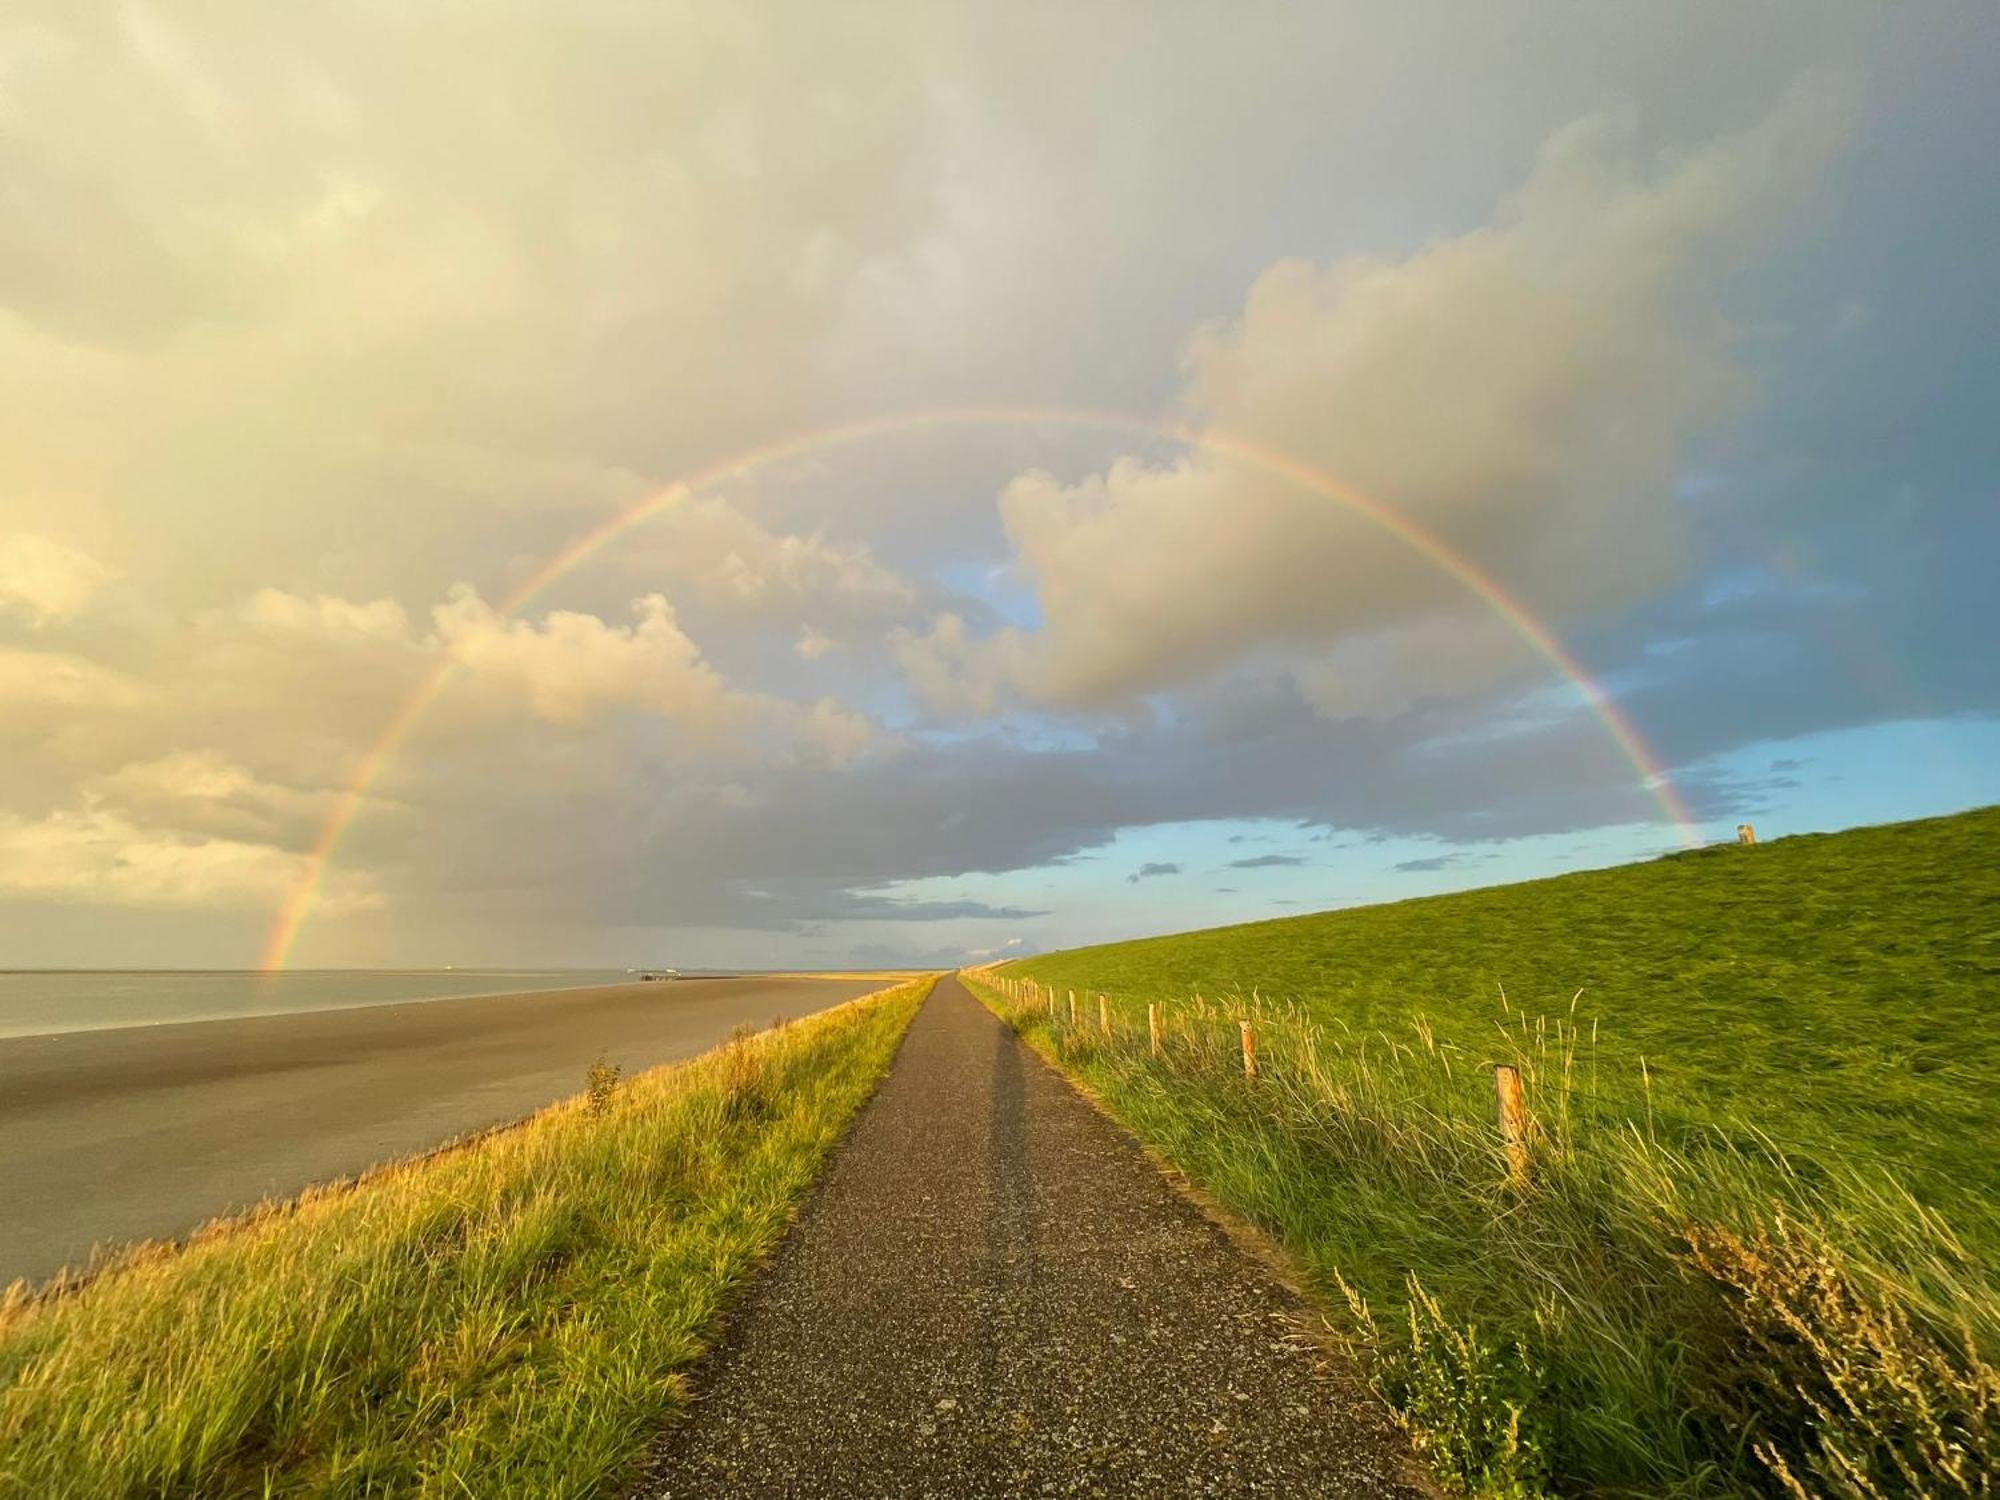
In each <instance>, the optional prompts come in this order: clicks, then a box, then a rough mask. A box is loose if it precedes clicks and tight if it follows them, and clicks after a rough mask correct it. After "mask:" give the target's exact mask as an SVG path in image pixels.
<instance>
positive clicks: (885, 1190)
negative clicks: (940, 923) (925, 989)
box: [640, 979, 1430, 1500]
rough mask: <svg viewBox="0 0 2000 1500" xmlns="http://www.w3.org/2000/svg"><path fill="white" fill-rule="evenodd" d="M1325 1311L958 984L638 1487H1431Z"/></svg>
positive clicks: (920, 1023) (1241, 1491)
mask: <svg viewBox="0 0 2000 1500" xmlns="http://www.w3.org/2000/svg"><path fill="white" fill-rule="evenodd" d="M1309 1318H1310V1314H1309V1313H1308V1312H1307V1310H1306V1309H1305V1308H1304V1307H1303V1306H1302V1305H1301V1304H1300V1303H1299V1301H1298V1299H1297V1298H1296V1297H1294V1296H1293V1295H1292V1293H1291V1292H1289V1291H1288V1290H1287V1289H1286V1288H1285V1287H1284V1286H1283V1285H1282V1284H1280V1283H1279V1282H1278V1281H1277V1280H1275V1279H1274V1277H1273V1275H1272V1273H1271V1272H1270V1271H1269V1270H1268V1269H1267V1268H1266V1267H1264V1266H1262V1265H1261V1264H1259V1263H1258V1262H1256V1261H1255V1260H1253V1259H1251V1258H1250V1257H1248V1256H1246V1255H1245V1254H1244V1253H1243V1252H1242V1251H1241V1250H1240V1249H1238V1247H1237V1246H1236V1245H1235V1244H1233V1243H1232V1242H1231V1241H1230V1239H1229V1238H1228V1236H1227V1235H1225V1234H1224V1233H1223V1232H1222V1231H1221V1230H1220V1229H1219V1228H1217V1227H1216V1226H1215V1225H1214V1224H1213V1223H1211V1222H1210V1221H1209V1220H1208V1219H1207V1218H1205V1217H1204V1216H1203V1215H1202V1213H1201V1212H1200V1211H1199V1210H1198V1209H1196V1208H1195V1207H1194V1206H1193V1205H1192V1204H1191V1203H1189V1202H1188V1201H1187V1200H1186V1199H1185V1198H1183V1197H1182V1196H1181V1195H1180V1194H1178V1193H1177V1192H1176V1191H1174V1189H1173V1188H1172V1187H1171V1186H1170V1185H1169V1184H1168V1183H1167V1181H1166V1180H1165V1178H1164V1177H1163V1176H1162V1175H1161V1173H1160V1172H1159V1171H1158V1169H1157V1168H1156V1167H1155V1166H1154V1165H1153V1164H1152V1162H1151V1161H1149V1160H1148V1159H1147V1158H1146V1156H1145V1155H1144V1154H1143V1153H1142V1152H1141V1151H1140V1150H1139V1148H1138V1147H1137V1145H1135V1144H1134V1143H1133V1141H1132V1140H1131V1139H1130V1138H1129V1137H1127V1136H1126V1135H1125V1134H1124V1133H1123V1132H1122V1131H1120V1130H1119V1129H1118V1128H1117V1127H1116V1126H1115V1125H1113V1124H1112V1123H1111V1122H1110V1121H1108V1120H1107V1119H1106V1118H1105V1117H1104V1116H1103V1115H1101V1114H1100V1113H1098V1111H1097V1110H1096V1109H1094V1108H1093V1107H1092V1106H1091V1105H1090V1104H1088V1103H1087V1102H1086V1101H1085V1100H1084V1099H1083V1098H1082V1097H1081V1096H1080V1095H1078V1094H1077V1093H1076V1092H1075V1090H1073V1089H1072V1088H1071V1087H1070V1086H1069V1085H1068V1084H1067V1083H1066V1082H1065V1081H1064V1080H1063V1079H1062V1078H1061V1077H1060V1076H1058V1075H1057V1074H1056V1073H1054V1072H1053V1071H1051V1070H1050V1069H1049V1068H1048V1067H1047V1066H1046V1065H1045V1064H1043V1063H1042V1061H1041V1060H1040V1059H1039V1058H1037V1057H1036V1056H1035V1055H1034V1054H1033V1053H1032V1052H1030V1051H1029V1050H1028V1049H1027V1048H1026V1047H1025V1046H1024V1045H1022V1044H1021V1043H1020V1042H1019V1041H1018V1040H1017V1039H1016V1038H1015V1037H1014V1034H1013V1033H1012V1032H1011V1031H1010V1030H1009V1029H1007V1028H1006V1027H1005V1026H1003V1025H1002V1024H1001V1023H1000V1021H999V1020H997V1019H996V1018H995V1017H994V1016H993V1015H992V1014H991V1013H990V1012H989V1011H987V1010H986V1008H985V1007H984V1006H982V1005H980V1004H979V1003H978V1002H977V1001H975V1000H973V999H972V998H971V996H969V995H968V994H967V993H966V992H965V990H964V989H963V988H962V987H961V986H960V985H959V984H958V983H957V982H956V981H955V980H951V979H946V980H944V981H941V982H940V983H939V985H938V987H937V989H936V991H935V992H934V993H933V994H932V996H931V998H930V1000H929V1001H928V1002H927V1003H926V1004H925V1006H924V1008H923V1010H922V1011H921V1012H919V1014H918V1016H917V1019H916V1021H915V1022H914V1023H913V1024H912V1026H911V1028H910V1032H909V1035H908V1037H907V1039H906V1040H905V1041H904V1043H903V1047H902V1050H901V1052H900V1053H899V1054H898V1056H897V1059H896V1062H895V1064H894V1066H893V1067H892V1068H891V1070H890V1072H889V1076H888V1077H887V1079H885V1080H884V1082H883V1085H882V1088H881V1090H880V1091H879V1092H878V1093H877V1094H876V1096H875V1098H874V1099H873V1100H872V1101H871V1102H870V1103H869V1105H868V1106H867V1108H866V1109H865V1110H864V1111H863V1113H862V1114H861V1116H860V1117H859V1118H858V1119H857V1120H856V1121H855V1124H854V1127H853V1129H852V1131H851V1133H850V1134H849V1136H848V1138H847V1140H846V1142H845V1143H844V1144H843V1145H842V1147H841V1148H840V1150H839V1151H838V1152H837V1153H836V1154H835V1156H834V1157H833V1159H832V1161H831V1162H830V1163H829V1165H828V1168H827V1171H826V1174H825V1176H824V1177H823V1178H822V1180H821V1182H820V1184H819V1186H818V1188H817V1190H816V1191H815V1193H814V1195H813V1197H812V1199H811V1200H810V1202H809V1203H808V1205H807V1208H806V1210H805V1212H804V1214H803V1215H802V1217H801V1219H800V1222H799V1223H798V1224H797V1225H796V1226H795V1227H794V1229H793V1230H792V1232H791V1234H790V1235H789V1236H788V1237H787V1239H786V1241H785V1244H784V1246H783V1248H782V1249H781V1250H780V1251H779V1253H778V1255H777V1256H776V1258H775V1259H774V1261H773V1263H772V1264H771V1266H770V1267H769V1268H767V1270H766V1271H765V1273H764V1274H763V1276H762V1277H761V1278H760V1279H759V1282H758V1284H757V1286H756V1287H755V1289H754V1290H753V1291H752V1292H751V1294H750V1296H749V1297H748V1299H747V1301H746V1303H745V1305H744V1307H743V1308H742V1310H741V1311H740V1312H739V1314H738V1315H737V1317H736V1318H735V1319H734V1320H733V1323H732V1326H731V1330H730V1333H729V1335H728V1336H727V1337H726V1338H725V1339H724V1341H723V1343H722V1345H721V1346H720V1347H719V1348H718V1350H717V1351H716V1352H715V1353H714V1354H713V1355H712V1356H711V1357H710V1358H709V1359H708V1360H707V1361H706V1362H704V1364H703V1365H702V1366H701V1368H700V1369H699V1370H698V1371H697V1373H696V1391H697V1396H696V1401H695V1404H694V1406H693V1408H692V1409H691V1411H690V1412H689V1414H688V1415H687V1416H686V1417H685V1418H684V1419H683V1420H682V1421H680V1422H679V1423H677V1424H676V1425H675V1426H674V1427H673V1428H672V1429H670V1430H669V1432H668V1433H667V1434H666V1436H665V1438H664V1439H663V1441H662V1444H661V1447H660V1449H659V1451H658V1453H657V1455H656V1458H655V1461H654V1464H653V1466H652V1468H651V1470H650V1472H649V1475H648V1477H647V1479H646V1481H645V1482H644V1483H643V1484H642V1485H641V1487H640V1493H641V1494H642V1495H645V1496H657V1497H675V1500H680V1497H691V1496H743V1497H761V1496H792V1497H806V1496H826V1497H844V1496H855V1497H864V1496H865V1497H870V1500H889V1497H895V1496H936V1497H940V1500H943V1497H950V1500H972V1497H980V1496H1002V1495H1006V1496H1013V1495H1023V1496H1045V1495H1046V1496H1068V1495H1087V1496H1175V1495H1201V1496H1223V1495H1231V1496H1234V1495H1272V1496H1288V1497H1318V1496H1328V1497H1332V1496H1367V1497H1371V1500H1383V1497H1397V1496H1422V1495H1427V1494H1429V1493H1430V1491H1429V1490H1428V1488H1427V1487H1426V1486H1425V1485H1424V1484H1423V1482H1422V1480H1421V1478H1420V1477H1419V1475H1418V1470H1417V1467H1416V1464H1415V1461H1414V1460H1413V1459H1412V1458H1411V1456H1410V1454H1409V1452H1408V1449H1407V1447H1406V1445H1405V1444H1404V1442H1403V1441H1402V1439H1401V1437H1400V1436H1399V1434H1398V1433H1397V1432H1396V1430H1395V1429H1394V1427H1393V1426H1392V1425H1391V1424H1390V1423H1389V1422H1388V1420H1387V1418H1386V1417H1385V1416H1384V1414H1383V1413H1382V1412H1381V1411H1380V1409H1379V1408H1378V1407H1377V1406H1375V1405H1374V1404H1373V1403H1372V1402H1371V1401H1370V1400H1369V1398H1368V1397H1367V1396H1366V1394H1365V1392H1364V1391H1362V1390H1361V1389H1360V1387H1359V1386H1358V1384H1357V1382H1356V1381H1355V1380H1354V1378H1353V1376H1352V1375H1351V1374H1350V1373H1349V1372H1346V1371H1344V1370H1343V1369H1341V1368H1340V1367H1338V1366H1337V1365H1336V1364H1333V1363H1330V1362H1329V1361H1328V1359H1327V1358H1326V1356H1325V1354H1324V1353H1323V1351H1322V1350H1321V1349H1320V1347H1319V1346H1318V1345H1317V1344H1316V1343H1315V1342H1314V1341H1313V1340H1312V1339H1311V1338H1309V1337H1307V1336H1306V1335H1305V1333H1304V1331H1303V1330H1304V1329H1305V1328H1306V1327H1308V1326H1309V1323H1308V1319H1309Z"/></svg>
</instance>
